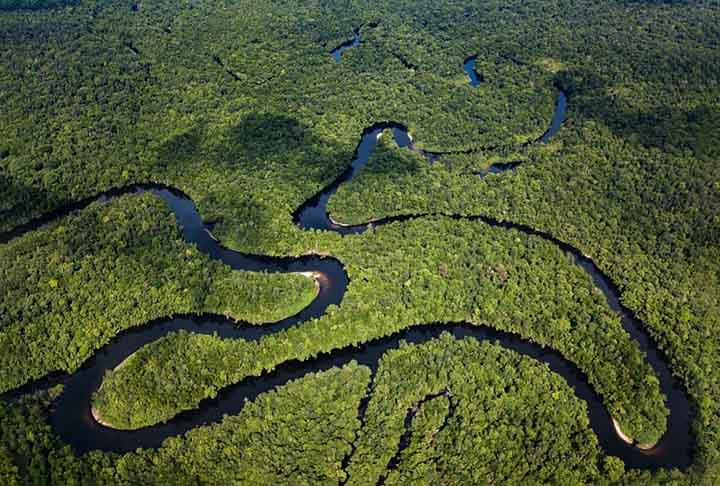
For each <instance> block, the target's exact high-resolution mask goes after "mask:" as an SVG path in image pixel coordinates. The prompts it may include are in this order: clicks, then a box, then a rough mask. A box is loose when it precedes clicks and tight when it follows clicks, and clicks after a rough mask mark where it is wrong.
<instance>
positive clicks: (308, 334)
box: [97, 218, 666, 442]
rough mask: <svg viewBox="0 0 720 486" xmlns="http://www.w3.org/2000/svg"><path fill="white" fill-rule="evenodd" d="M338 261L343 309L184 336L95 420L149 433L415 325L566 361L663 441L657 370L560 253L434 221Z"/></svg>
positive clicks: (122, 387)
mask: <svg viewBox="0 0 720 486" xmlns="http://www.w3.org/2000/svg"><path fill="white" fill-rule="evenodd" d="M331 253H332V254H334V255H336V256H337V257H339V258H340V259H341V260H342V261H343V262H345V264H346V265H347V267H346V268H347V271H348V274H349V277H350V279H351V282H350V286H349V289H348V292H347V294H346V295H345V297H344V299H343V302H342V304H341V305H340V306H339V307H332V308H330V309H329V311H328V313H327V314H326V315H324V316H323V317H321V318H320V319H317V320H314V321H310V322H306V323H303V324H302V325H300V326H297V327H294V328H291V329H289V330H287V331H285V332H282V333H280V334H275V335H271V336H267V337H266V338H264V339H263V340H262V341H261V342H259V343H246V342H244V341H222V340H220V339H219V338H215V337H212V336H198V335H193V334H186V333H185V334H179V335H177V334H175V335H171V336H169V337H168V338H166V339H163V340H160V341H157V342H155V343H153V344H150V345H148V346H146V347H145V348H143V349H141V350H140V351H139V352H138V353H136V355H135V356H134V358H133V359H132V360H130V361H129V362H128V364H127V366H123V367H122V368H120V369H119V370H117V371H116V372H114V373H110V374H109V376H108V377H106V380H105V382H104V384H103V387H102V390H101V391H100V393H99V396H98V400H97V410H98V411H99V412H100V415H101V416H103V417H104V418H105V419H109V420H110V422H111V423H113V424H117V425H119V426H122V427H139V426H143V425H148V424H151V423H155V422H157V421H158V419H165V418H169V417H172V416H173V415H175V413H177V411H178V410H181V409H184V408H187V407H188V406H192V405H194V404H196V403H197V401H199V400H200V399H201V398H204V397H206V396H210V395H212V394H213V393H215V391H216V390H217V388H220V387H223V386H226V385H227V384H229V383H233V382H236V381H239V380H240V379H242V378H244V377H246V376H250V375H256V374H259V373H260V372H261V371H262V370H263V369H271V368H273V367H274V366H276V365H277V364H279V363H281V362H283V361H286V360H288V359H309V358H311V357H313V356H316V355H317V354H318V353H320V352H322V351H329V350H332V349H337V348H341V347H345V346H347V345H349V344H357V343H362V342H365V341H368V340H370V339H373V338H377V337H381V336H386V335H389V334H392V333H394V332H396V331H398V330H400V329H402V328H404V327H407V326H409V325H413V324H421V323H429V322H442V321H450V322H458V321H465V320H467V321H470V322H473V323H477V324H486V325H489V326H492V327H496V328H499V329H503V330H508V331H512V332H515V333H518V334H520V335H522V336H524V337H526V338H528V339H531V340H533V341H535V342H538V343H541V344H543V345H547V346H550V347H552V348H555V349H557V350H559V351H561V352H562V353H563V354H564V355H565V356H567V357H568V359H570V360H571V361H573V362H574V363H577V364H578V366H579V367H580V368H581V369H582V370H583V371H585V373H586V374H587V375H588V376H589V377H590V381H591V382H592V383H593V384H594V386H595V388H596V389H597V390H598V392H599V393H600V394H602V395H603V396H604V397H605V400H606V404H607V407H608V410H610V412H611V414H612V415H613V416H615V417H617V419H618V420H619V421H620V422H621V423H622V424H623V429H624V430H626V431H628V432H629V433H630V434H631V435H632V436H633V437H641V438H642V439H640V440H643V441H648V442H654V441H655V440H656V439H657V438H658V437H659V436H660V435H661V434H662V432H663V431H664V429H665V416H666V411H665V407H664V405H663V398H662V395H661V394H660V390H659V388H658V383H657V379H656V378H655V377H654V375H653V373H652V370H651V368H650V367H649V365H647V363H645V361H644V359H643V357H642V355H641V354H640V352H639V351H638V349H637V346H636V344H635V342H634V341H632V340H631V339H630V338H629V337H628V335H627V334H626V333H625V331H624V330H623V329H622V328H621V326H620V323H619V322H618V319H617V317H616V316H615V314H614V313H612V312H611V311H610V309H609V308H608V307H607V304H606V303H605V300H604V297H603V295H602V293H600V291H599V290H597V289H595V288H594V286H593V283H592V282H591V280H590V278H589V277H588V276H587V274H586V273H585V272H584V271H582V270H581V269H579V268H578V267H576V266H575V264H574V263H572V261H571V260H570V259H569V258H568V257H567V256H566V255H565V254H564V253H562V252H561V251H560V250H558V249H557V248H556V247H555V246H554V245H552V244H550V243H547V242H545V241H543V240H541V239H539V238H536V237H528V236H526V235H524V234H522V233H519V232H516V231H508V230H504V229H498V228H490V227H488V226H487V225H485V224H482V223H471V222H458V221H454V220H451V219H449V218H438V219H430V220H417V221H412V222H404V223H396V224H392V225H389V226H383V227H381V228H379V229H378V230H376V231H375V232H374V233H368V234H365V235H363V236H362V237H358V238H345V239H343V240H342V241H341V245H338V246H337V247H333V248H332V250H331ZM172 356H177V357H178V359H177V361H176V360H174V359H170V358H171V357H172Z"/></svg>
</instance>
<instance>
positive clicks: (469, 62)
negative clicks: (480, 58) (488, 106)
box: [463, 56, 483, 88]
mask: <svg viewBox="0 0 720 486" xmlns="http://www.w3.org/2000/svg"><path fill="white" fill-rule="evenodd" d="M476 62H477V56H470V57H468V58H467V59H465V62H463V69H464V70H465V72H466V73H467V75H468V77H470V86H472V87H473V88H477V87H478V86H480V83H482V82H483V77H482V75H481V74H478V72H477V71H476V70H475V63H476Z"/></svg>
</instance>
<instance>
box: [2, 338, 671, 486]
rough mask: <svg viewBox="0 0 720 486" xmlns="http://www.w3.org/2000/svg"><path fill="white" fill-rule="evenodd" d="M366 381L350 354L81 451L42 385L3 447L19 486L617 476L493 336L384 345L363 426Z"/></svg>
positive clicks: (543, 376) (562, 386)
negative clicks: (56, 424) (196, 422)
mask: <svg viewBox="0 0 720 486" xmlns="http://www.w3.org/2000/svg"><path fill="white" fill-rule="evenodd" d="M400 376H402V377H403V378H402V379H399V378H398V377H400ZM368 380H369V370H368V369H367V368H366V367H364V366H358V365H357V364H355V363H351V364H349V365H346V366H344V367H343V368H341V369H333V370H331V371H328V372H323V373H319V374H314V375H308V376H305V377H304V378H302V379H301V380H297V381H294V382H291V383H289V384H288V385H285V386H283V387H281V388H279V389H278V390H277V391H274V392H270V393H266V394H263V395H261V396H260V397H258V399H257V400H255V401H254V402H249V403H248V404H247V405H246V406H245V408H244V409H243V410H242V412H241V413H240V414H239V415H237V416H234V417H226V418H225V419H224V420H223V422H221V423H219V424H217V425H213V426H208V427H201V428H198V429H195V430H193V431H191V432H190V433H188V434H187V436H185V437H183V438H173V439H169V440H167V441H166V442H165V443H164V445H163V446H162V447H161V448H160V449H158V450H157V451H152V450H146V451H138V452H135V453H129V454H125V455H123V456H118V455H112V454H103V453H91V454H88V455H86V456H83V457H81V458H78V457H76V456H74V455H73V454H72V452H71V451H70V449H69V448H67V447H62V445H61V444H60V443H59V442H58V440H57V439H55V438H54V437H53V436H52V434H51V432H50V429H49V427H48V426H47V425H45V423H44V410H45V408H46V407H47V406H48V404H49V398H50V396H51V395H47V394H44V393H43V394H40V395H39V396H37V397H25V398H23V399H22V400H21V401H15V402H9V403H5V404H1V405H0V425H2V427H0V446H1V447H3V448H5V450H6V451H9V452H8V454H7V463H8V465H9V468H10V470H11V471H13V473H14V472H15V471H17V472H19V477H20V478H22V479H21V480H20V482H19V484H33V485H43V484H100V485H105V484H108V485H109V484H119V485H125V484H128V485H129V484H158V485H166V484H337V482H338V481H340V480H343V479H349V482H348V484H370V483H374V482H375V481H370V479H373V478H378V477H379V476H380V475H383V476H384V475H387V481H386V484H397V483H398V481H407V480H409V481H411V482H412V483H413V484H435V480H436V479H437V478H438V477H443V478H446V479H448V480H450V481H451V483H452V484H482V483H483V482H491V481H497V482H501V483H502V484H547V483H548V482H550V483H554V482H561V483H562V484H604V479H603V477H608V478H613V479H616V478H618V477H620V476H622V474H623V465H622V462H620V461H619V460H617V459H616V458H612V457H610V458H603V456H602V454H601V453H600V451H599V449H598V446H597V440H596V439H595V436H594V435H593V433H592V431H591V430H590V429H589V428H588V421H587V416H586V412H585V407H584V404H583V403H582V402H581V401H579V400H578V399H577V398H575V396H574V394H573V392H572V390H571V389H570V388H569V387H568V386H567V384H566V383H565V382H564V380H562V378H560V377H559V376H557V375H555V374H553V373H551V372H550V371H549V370H548V369H547V367H546V366H544V365H540V364H538V363H537V362H535V361H533V360H531V359H529V358H524V357H521V356H519V355H517V354H516V353H514V352H511V351H508V350H505V349H503V348H501V347H499V346H497V345H493V344H490V343H480V342H478V341H476V340H474V339H464V340H460V341H457V340H455V339H453V338H450V337H449V336H447V337H443V338H441V339H438V340H435V341H431V342H430V343H428V344H425V345H421V346H402V347H401V348H400V349H398V350H393V351H390V352H388V353H387V354H386V355H385V356H384V358H383V360H382V362H381V365H380V368H379V371H378V375H377V377H376V378H375V381H374V383H373V386H372V388H371V391H370V392H371V393H372V398H371V401H370V403H369V407H368V409H367V412H366V414H365V416H364V423H363V424H361V423H360V421H359V420H358V407H359V404H360V399H361V398H362V397H363V396H364V395H365V393H366V392H367V390H368V383H369V381H368ZM442 390H448V391H449V393H448V394H446V395H443V396H440V397H438V398H436V399H434V400H431V401H428V402H425V403H423V404H422V405H421V407H420V409H419V412H418V413H417V415H416V416H415V418H414V419H413V420H412V422H411V433H412V437H413V440H412V441H411V447H409V448H408V449H405V450H404V451H403V453H402V454H401V456H400V457H401V460H400V461H399V463H398V465H397V468H396V469H394V470H388V469H387V468H386V465H387V462H388V460H389V458H390V457H392V456H393V455H394V454H395V452H396V449H397V445H398V441H399V440H400V437H401V435H402V434H403V432H404V423H403V422H404V419H405V417H406V415H407V412H408V410H410V409H411V408H413V407H414V406H416V404H417V403H419V402H422V401H423V400H424V398H425V397H426V396H427V395H429V394H435V393H437V392H440V391H442ZM451 410H452V412H451ZM421 437H422V440H421ZM508 437H512V438H513V440H511V441H508V440H507V438H508ZM528 442H533V443H534V444H535V445H536V447H537V449H536V451H537V452H536V453H535V454H533V455H527V448H526V444H527V443H528ZM458 447H459V448H460V449H459V450H460V451H461V452H462V453H458ZM346 457H349V458H350V462H349V467H348V468H347V469H344V468H343V459H345V458H346ZM16 477H17V476H16ZM628 479H631V478H628ZM640 479H641V480H647V475H646V474H643V475H640ZM666 479H667V478H666Z"/></svg>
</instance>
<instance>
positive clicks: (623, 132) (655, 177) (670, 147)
mask: <svg viewBox="0 0 720 486" xmlns="http://www.w3.org/2000/svg"><path fill="white" fill-rule="evenodd" d="M557 83H558V84H559V85H560V86H561V87H563V88H564V89H566V90H567V92H568V93H569V96H570V97H571V99H572V100H573V104H572V107H573V108H572V109H573V110H574V112H575V113H577V114H579V115H580V116H581V117H582V118H587V119H592V120H596V121H598V122H599V123H601V124H602V125H604V126H606V127H608V128H609V129H610V130H611V131H612V132H613V133H614V135H616V136H618V137H620V138H623V139H624V140H627V141H628V142H629V145H630V146H632V145H636V146H640V147H644V148H654V149H658V150H660V151H661V152H663V153H667V154H683V153H687V152H690V153H691V154H692V155H693V156H694V159H688V158H686V157H677V158H670V159H668V158H667V157H666V156H662V159H658V160H650V159H648V160H645V161H644V162H643V164H642V167H641V166H638V167H637V168H635V174H634V175H631V174H630V173H622V172H619V171H614V172H613V173H611V174H607V177H608V178H609V182H610V183H611V184H612V186H614V187H615V189H614V190H613V191H611V194H608V197H610V198H612V194H613V193H616V194H620V195H621V196H620V197H619V198H614V200H615V202H616V203H617V204H620V205H621V206H622V207H623V208H624V210H623V214H624V217H625V218H628V220H631V221H632V223H633V224H634V225H639V226H640V227H642V228H643V229H644V231H646V232H647V234H653V233H657V231H658V230H659V229H660V228H666V229H665V230H662V232H661V233H660V234H657V235H656V239H657V242H658V244H662V245H663V246H664V247H666V248H668V249H670V250H669V251H672V252H674V251H677V250H678V249H679V247H680V246H682V245H680V243H679V242H678V241H676V240H677V238H678V237H679V236H680V234H682V233H685V235H686V237H687V238H688V240H689V241H691V242H692V247H691V248H686V249H685V250H686V251H687V252H689V253H686V254H684V255H680V254H675V255H673V256H674V257H680V258H688V257H692V254H693V252H694V251H696V250H698V249H701V248H703V247H704V246H706V245H708V244H710V245H712V244H717V243H718V242H719V241H720V230H718V229H716V228H715V229H713V228H712V226H713V225H707V221H708V220H712V219H713V217H714V214H716V213H717V211H718V210H720V199H718V198H717V196H713V195H712V194H711V193H712V188H709V186H708V185H707V184H706V183H705V181H707V180H708V177H709V172H712V171H714V170H717V169H715V167H716V165H715V162H714V161H715V160H717V158H718V157H720V146H718V145H717V144H716V142H715V141H716V140H718V139H720V113H717V112H716V111H714V110H713V109H711V108H709V107H707V106H700V107H697V108H695V109H693V110H690V111H678V110H672V109H671V108H668V107H661V108H659V109H658V110H656V111H652V112H648V111H637V110H630V109H628V108H627V103H625V102H623V99H622V98H621V97H618V96H614V95H613V94H612V93H610V92H609V90H610V85H609V83H607V82H606V81H605V80H603V79H602V78H600V77H599V76H597V75H596V74H594V73H588V72H586V71H579V70H576V71H572V72H563V73H561V74H560V75H559V77H558V79H557ZM624 150H626V149H624V148H621V149H620V150H619V151H618V152H617V154H616V155H615V156H616V157H622V153H623V151H624ZM632 152H634V151H632V150H631V151H630V152H629V153H632ZM635 154H636V155H637V154H638V153H637V152H635ZM642 156H644V157H648V155H641V157H642ZM633 157H634V155H633ZM649 157H651V158H652V159H655V157H654V156H652V155H649ZM669 162H671V163H669ZM643 173H647V174H648V175H649V176H648V177H645V178H644V182H643V185H642V187H639V186H638V185H637V177H635V176H637V175H639V174H643ZM708 191H710V192H708ZM627 194H634V195H636V196H637V197H630V198H628V197H627V196H624V195H627ZM637 204H641V206H637ZM649 208H652V211H650V212H648V211H647V210H648V209H649ZM658 218H661V219H662V220H661V221H660V220H658ZM668 218H670V219H668ZM670 220H675V221H676V222H675V223H674V224H673V225H672V229H667V226H668V223H669V221H670Z"/></svg>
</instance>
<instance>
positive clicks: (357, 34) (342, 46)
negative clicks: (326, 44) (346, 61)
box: [330, 29, 361, 63]
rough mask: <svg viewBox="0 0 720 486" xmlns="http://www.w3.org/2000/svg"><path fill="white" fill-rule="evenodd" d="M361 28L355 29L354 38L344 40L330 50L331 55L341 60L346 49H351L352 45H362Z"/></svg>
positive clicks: (337, 60) (336, 59) (336, 60)
mask: <svg viewBox="0 0 720 486" xmlns="http://www.w3.org/2000/svg"><path fill="white" fill-rule="evenodd" d="M360 42H361V41H360V29H355V31H354V32H353V38H352V39H350V40H349V41H346V42H343V43H342V44H340V45H339V46H337V47H336V48H335V49H333V50H332V51H330V55H331V56H332V57H333V59H335V62H338V63H339V62H340V61H341V59H342V53H343V51H344V50H346V49H350V48H352V47H357V46H359V45H360Z"/></svg>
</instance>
